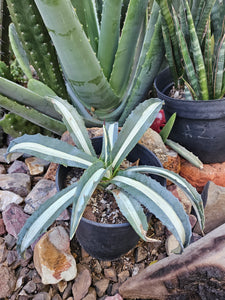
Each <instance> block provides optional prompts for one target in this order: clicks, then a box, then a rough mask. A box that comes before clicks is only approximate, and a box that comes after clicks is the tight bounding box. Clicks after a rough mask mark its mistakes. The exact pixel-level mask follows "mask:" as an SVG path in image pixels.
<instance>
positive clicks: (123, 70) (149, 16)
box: [0, 0, 164, 134]
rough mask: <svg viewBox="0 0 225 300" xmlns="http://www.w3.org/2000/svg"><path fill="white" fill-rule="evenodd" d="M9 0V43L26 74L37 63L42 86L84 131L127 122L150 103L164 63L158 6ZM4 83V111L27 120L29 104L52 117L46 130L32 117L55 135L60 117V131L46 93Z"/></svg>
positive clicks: (145, 0)
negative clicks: (74, 113) (69, 107)
mask: <svg viewBox="0 0 225 300" xmlns="http://www.w3.org/2000/svg"><path fill="white" fill-rule="evenodd" d="M6 1H7V4H8V8H9V11H10V16H11V19H12V22H13V24H12V25H10V40H11V44H12V48H13V49H14V53H15V55H16V56H17V60H18V62H20V64H21V68H23V70H24V73H25V74H26V75H27V77H28V78H29V79H30V80H32V79H31V78H30V72H29V65H32V66H33V67H34V69H35V70H36V72H37V75H38V77H39V82H40V83H44V84H45V85H47V86H48V87H49V88H50V89H51V90H53V91H54V92H55V94H56V95H57V96H59V97H61V98H63V99H64V100H65V101H67V102H69V103H72V104H73V106H74V107H75V108H76V109H77V110H78V112H79V114H80V115H82V116H83V117H84V119H85V122H86V125H87V126H92V125H97V126H101V125H102V123H103V122H104V120H105V121H110V122H114V121H118V122H119V123H120V125H122V124H123V123H124V121H125V119H126V117H127V116H128V115H129V113H130V112H131V111H132V110H133V109H134V107H135V106H136V105H137V104H138V103H140V102H141V101H143V100H144V99H147V98H148V92H149V90H150V88H151V86H152V83H153V80H154V77H155V76H156V74H157V73H158V71H159V69H160V66H161V63H162V61H163V59H164V47H163V40H162V32H161V17H160V14H159V6H158V4H157V3H156V1H153V0H130V1H127V0H124V1H123V0H115V1H110V0H105V1H101V0H96V1H95V0H84V1H78V0H66V1H64V0H59V1H53V0H51V1H47V2H46V1H42V0H35V1H34V0H32V1H28V0H26V1H22V2H19V1H16V0H6ZM0 81H1V82H0V93H1V95H2V96H3V97H1V96H0V107H4V108H5V109H7V110H9V111H13V110H14V112H15V113H17V114H19V115H21V116H22V117H24V118H28V117H29V111H27V110H26V109H25V107H24V104H25V105H26V106H29V107H31V108H32V109H33V110H37V111H38V112H39V113H41V114H42V115H43V114H44V115H45V117H43V118H45V119H46V120H47V119H48V117H50V119H48V121H49V122H47V124H46V123H45V125H43V122H42V121H40V119H39V114H37V116H35V117H33V118H32V119H33V122H34V123H35V124H38V125H40V126H46V127H47V129H48V130H51V126H52V124H53V123H54V120H56V123H55V124H54V126H53V129H52V131H53V132H55V128H56V127H57V123H58V121H59V119H58V115H54V113H53V114H52V113H51V109H50V111H49V110H48V109H45V110H44V111H43V110H42V103H43V102H46V101H45V99H44V96H49V94H48V92H46V90H45V92H46V93H45V94H43V93H42V92H41V95H40V90H41V88H36V89H33V85H32V84H29V83H28V88H27V89H26V88H22V87H19V86H17V87H15V85H14V84H13V83H12V82H11V81H9V80H8V81H6V80H5V78H0ZM27 90H28V91H29V95H30V96H29V99H30V103H29V104H28V101H27V95H28V91H27ZM18 91H19V95H18V93H17V92H18ZM31 91H32V92H31ZM41 97H42V99H40V98H41ZM5 98H7V101H6V99H5ZM24 99H25V100H24ZM38 99H39V100H38ZM6 102H7V103H6ZM15 102H17V106H18V108H17V111H15V108H14V104H15ZM40 103H41V104H40ZM58 134H61V131H59V132H58Z"/></svg>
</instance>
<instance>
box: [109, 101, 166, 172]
mask: <svg viewBox="0 0 225 300" xmlns="http://www.w3.org/2000/svg"><path fill="white" fill-rule="evenodd" d="M161 107H162V101H161V100H159V99H157V98H155V99H154V98H152V99H150V100H146V101H144V102H143V103H141V104H139V105H138V107H136V109H135V110H134V111H133V112H132V113H131V114H130V115H129V117H128V118H127V120H126V122H125V123H124V126H123V128H122V130H121V132H120V134H119V136H118V139H117V141H116V143H115V145H114V147H113V149H112V166H113V168H115V169H117V168H118V167H119V165H120V164H121V162H122V161H123V160H124V159H125V158H126V156H127V155H128V153H129V152H130V151H131V150H132V149H133V148H134V146H135V145H136V144H137V142H138V141H139V140H140V138H141V137H142V135H143V134H144V133H145V131H146V130H147V129H148V128H149V126H150V125H151V124H152V122H153V121H154V119H155V117H156V116H157V114H158V112H159V110H160V109H161Z"/></svg>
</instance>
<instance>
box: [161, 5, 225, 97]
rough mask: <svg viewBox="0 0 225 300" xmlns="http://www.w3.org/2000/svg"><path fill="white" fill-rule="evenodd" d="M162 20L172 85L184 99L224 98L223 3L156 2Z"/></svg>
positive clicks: (224, 12) (224, 17) (224, 44)
mask: <svg viewBox="0 0 225 300" xmlns="http://www.w3.org/2000/svg"><path fill="white" fill-rule="evenodd" d="M157 2H158V4H159V6H160V8H161V14H162V16H163V20H162V29H163V38H164V43H165V49H166V57H167V61H168V63H169V66H170V70H171V72H172V74H173V77H174V81H175V84H176V85H178V81H179V79H182V80H183V81H184V84H185V85H186V87H187V91H189V92H188V93H187V99H194V100H210V99H220V98H222V97H223V96H224V94H225V74H224V67H225V3H224V1H221V0H206V1H205V0H204V1H203V0H200V1H197V0H193V1H188V0H182V1H180V2H181V3H180V5H179V6H178V8H177V7H176V8H175V7H173V3H174V1H168V0H157ZM175 2H176V1H175Z"/></svg>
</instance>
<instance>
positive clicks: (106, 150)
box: [101, 125, 110, 165]
mask: <svg viewBox="0 0 225 300" xmlns="http://www.w3.org/2000/svg"><path fill="white" fill-rule="evenodd" d="M101 160H102V161H104V162H105V165H107V164H108V162H109V160H110V142H109V134H108V130H107V128H106V126H105V125H103V142H102V152H101Z"/></svg>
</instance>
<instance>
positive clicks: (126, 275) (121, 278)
mask: <svg viewBox="0 0 225 300" xmlns="http://www.w3.org/2000/svg"><path fill="white" fill-rule="evenodd" d="M129 277H130V272H129V271H128V270H125V271H122V272H120V273H119V274H118V281H119V283H123V282H124V281H125V280H127V278H129Z"/></svg>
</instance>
